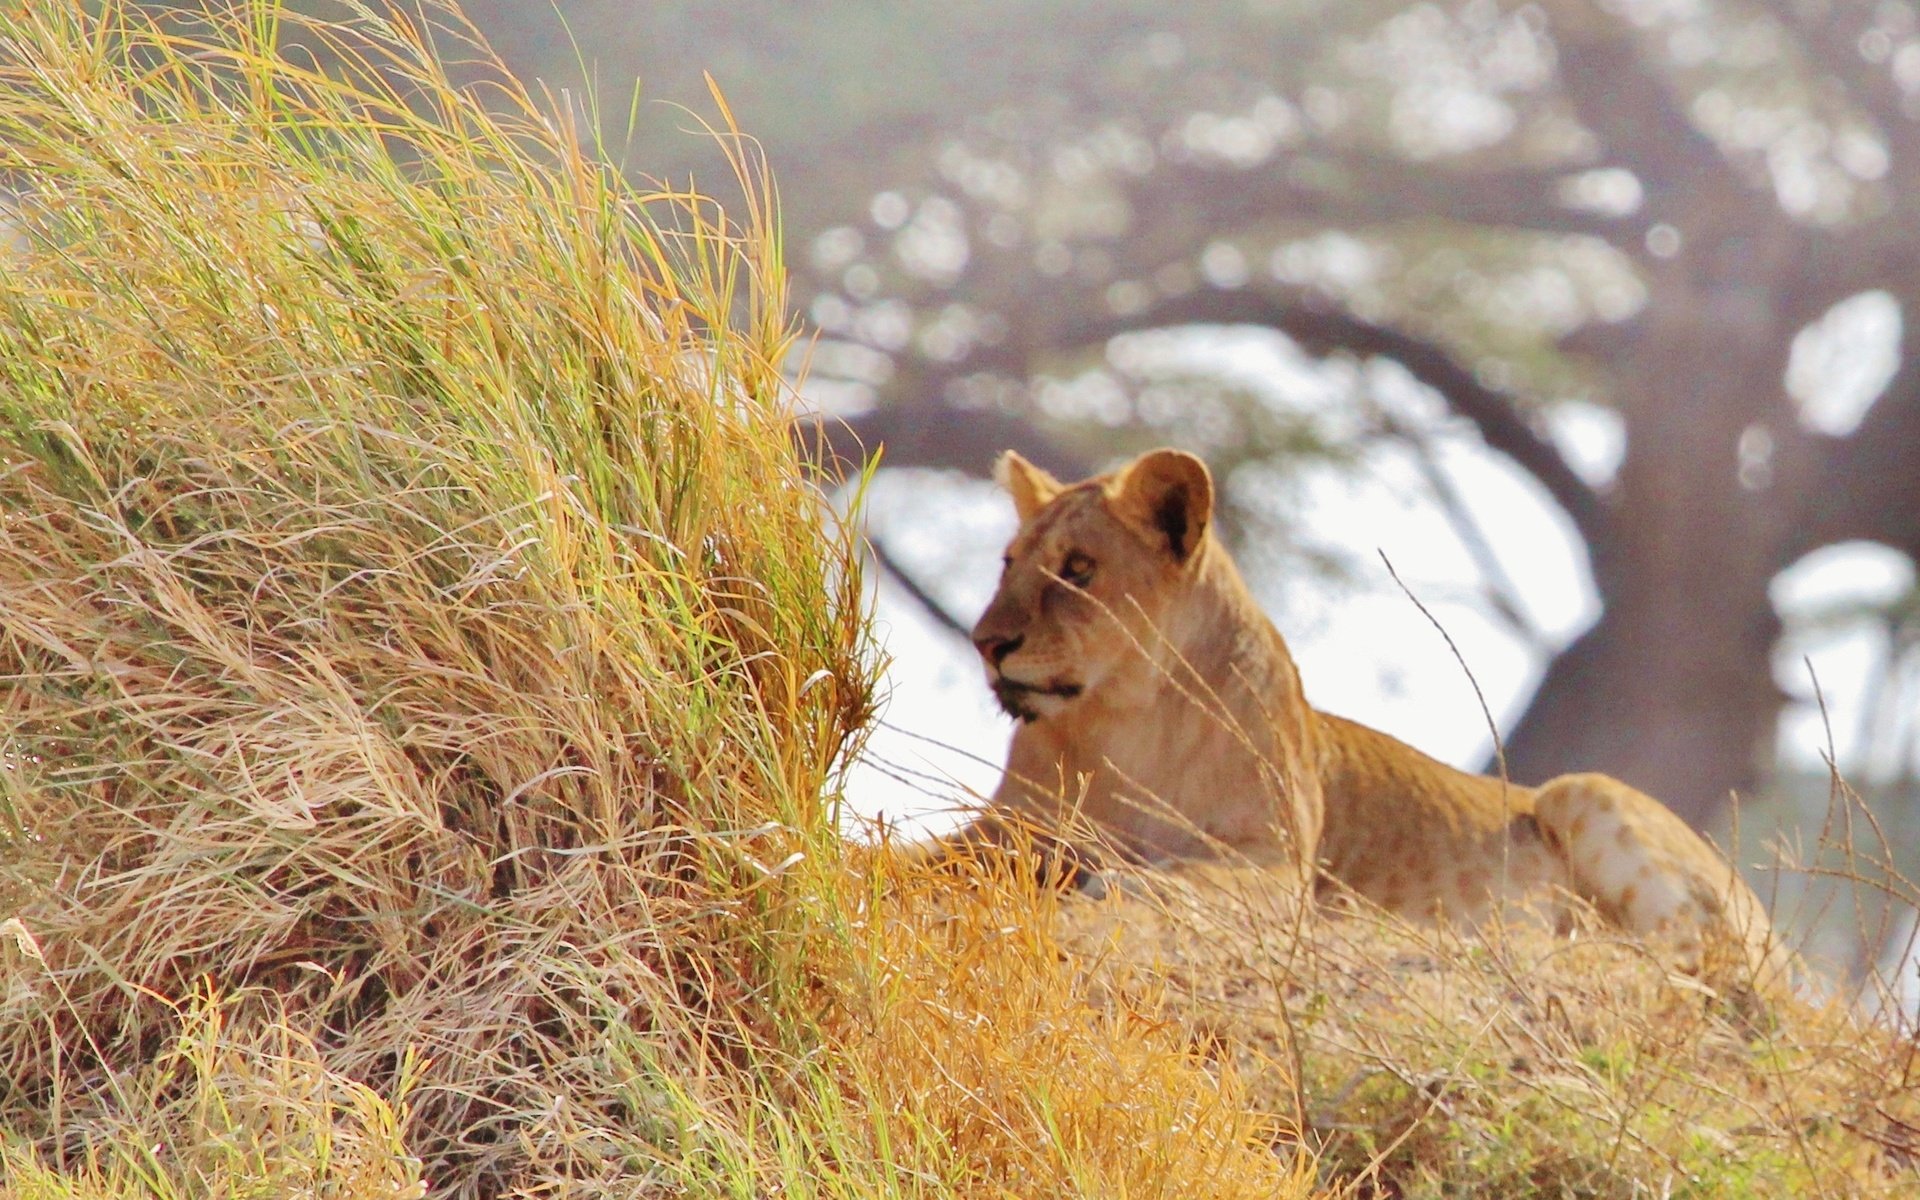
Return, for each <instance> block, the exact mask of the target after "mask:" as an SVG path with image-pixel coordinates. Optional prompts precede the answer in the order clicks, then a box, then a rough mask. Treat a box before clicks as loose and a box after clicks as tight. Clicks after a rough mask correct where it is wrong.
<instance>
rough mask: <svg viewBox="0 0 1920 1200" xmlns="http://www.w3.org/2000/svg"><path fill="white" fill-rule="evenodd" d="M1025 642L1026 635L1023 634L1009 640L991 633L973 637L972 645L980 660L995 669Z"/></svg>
mask: <svg viewBox="0 0 1920 1200" xmlns="http://www.w3.org/2000/svg"><path fill="white" fill-rule="evenodd" d="M1026 640H1027V639H1026V635H1024V634H1022V635H1020V636H1018V637H1010V638H1009V637H1001V636H999V635H998V634H993V633H980V634H975V635H974V638H973V644H974V647H975V648H976V649H978V650H979V651H980V657H981V658H984V659H986V660H987V662H988V663H989V664H990V665H992V666H996V667H997V666H999V665H1000V664H1001V663H1003V662H1005V661H1006V658H1007V655H1009V654H1012V653H1013V652H1014V651H1015V650H1018V649H1019V648H1020V644H1021V643H1022V642H1024V641H1026Z"/></svg>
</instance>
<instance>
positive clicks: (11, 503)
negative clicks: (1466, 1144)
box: [0, 0, 1297, 1200]
mask: <svg viewBox="0 0 1920 1200" xmlns="http://www.w3.org/2000/svg"><path fill="white" fill-rule="evenodd" d="M408 11H412V10H408ZM221 12H222V13H223V15H220V16H216V17H214V18H211V19H207V20H189V19H184V18H181V19H174V20H171V21H170V22H169V23H168V24H167V25H165V26H164V27H161V26H156V25H154V24H152V23H150V21H149V19H148V18H147V17H145V16H144V15H143V14H142V12H141V10H139V9H137V8H135V7H133V6H131V5H128V4H124V3H120V2H118V0H108V2H106V3H80V2H78V0H74V2H71V3H69V2H61V0H50V2H48V3H41V4H33V5H28V6H25V7H22V6H17V5H15V6H8V7H7V8H6V9H5V10H4V12H0V177H3V178H4V179H5V180H6V182H7V184H8V186H9V187H11V188H14V189H17V191H18V192H19V193H20V197H19V203H18V205H17V212H16V213H15V214H14V216H13V223H14V224H15V225H16V226H17V230H16V232H17V233H18V234H19V235H20V236H19V238H18V240H19V242H20V243H21V244H20V245H18V246H13V245H11V244H7V245H6V246H5V248H4V249H0V253H4V254H5V255H6V256H7V258H6V261H5V264H4V269H0V714H4V725H3V726H0V756H4V763H0V919H6V920H11V921H13V922H15V923H14V924H11V925H9V926H7V927H6V928H7V930H8V933H9V935H10V936H9V938H8V939H5V944H4V945H0V967H3V968H4V971H5V975H4V988H0V1129H4V1130H5V1138H4V1142H0V1144H3V1145H4V1147H5V1150H4V1153H5V1159H4V1168H5V1178H4V1180H0V1195H6V1196H16V1197H27V1196H31V1197H36V1198H39V1197H48V1198H52V1197H68V1196H87V1197H94V1196H115V1197H120V1196H127V1197H131V1196H143V1197H144V1196H162V1197H168V1196H202V1195H228V1196H238V1195H284V1194H296V1193H298V1194H314V1195H325V1196H337V1197H342V1198H344V1200H365V1198H371V1197H394V1196H408V1195H415V1194H418V1193H419V1190H420V1185H421V1184H422V1183H424V1184H425V1185H427V1186H428V1187H429V1188H430V1189H431V1193H432V1194H433V1195H436V1196H438V1195H446V1196H494V1195H503V1194H519V1195H539V1196H548V1197H553V1196H567V1195H581V1196H586V1195H592V1196H600V1195H608V1194H617V1195H652V1194H662V1195H665V1194H685V1193H693V1194H699V1195H731V1196H740V1197H748V1196H765V1195H771V1194H776V1193H777V1194H781V1195H791V1196H823V1197H827V1196H832V1197H839V1196H848V1197H851V1196H893V1195H918V1196H933V1195H947V1194H964V1195H979V1196H1007V1195H1036V1196H1037V1195H1047V1196H1055V1195H1075V1194H1080V1195H1102V1196H1106V1195H1173V1194H1183V1195H1184V1194H1193V1193H1194V1189H1195V1188H1197V1187H1198V1188H1204V1189H1208V1194H1215V1195H1221V1196H1228V1195H1243V1194H1245V1195H1272V1194H1275V1193H1276V1191H1282V1192H1284V1191H1286V1190H1290V1189H1291V1184H1289V1183H1288V1181H1289V1180H1292V1179H1293V1176H1292V1174H1291V1172H1292V1171H1293V1168H1292V1167H1291V1166H1289V1165H1288V1164H1287V1162H1283V1161H1282V1160H1281V1159H1278V1158H1276V1157H1275V1156H1274V1154H1273V1153H1272V1151H1271V1150H1270V1149H1269V1147H1268V1146H1267V1144H1266V1142H1265V1140H1264V1138H1265V1134H1264V1131H1263V1129H1262V1128H1261V1126H1260V1125H1259V1124H1258V1123H1257V1122H1256V1121H1255V1120H1254V1119H1253V1118H1252V1117H1250V1116H1249V1115H1248V1113H1247V1109H1246V1106H1245V1105H1243V1104H1241V1103H1239V1102H1238V1101H1237V1099H1236V1093H1235V1091H1234V1090H1233V1088H1232V1086H1231V1080H1227V1081H1225V1083H1224V1084H1223V1082H1222V1081H1221V1080H1220V1079H1218V1078H1216V1077H1215V1075H1214V1074H1213V1073H1212V1072H1211V1071H1210V1070H1209V1069H1208V1067H1207V1065H1206V1064H1205V1062H1204V1061H1203V1060H1202V1059H1201V1058H1200V1057H1199V1056H1198V1055H1197V1054H1195V1053H1194V1052H1193V1051H1192V1049H1191V1048H1190V1047H1189V1046H1188V1044H1187V1043H1186V1042H1185V1040H1184V1038H1183V1037H1182V1036H1181V1035H1180V1034H1179V1033H1178V1031H1177V1030H1174V1029H1173V1028H1172V1027H1170V1026H1163V1025H1158V1024H1155V1023H1153V1022H1151V1021H1141V1020H1137V1019H1134V1018H1132V1017H1126V1018H1122V1017H1118V1016H1115V1015H1112V1014H1111V1013H1103V1012H1101V1011H1099V1010H1097V1009H1094V1008H1090V1007H1088V1006H1087V1005H1086V1004H1085V1003H1084V1002H1083V997H1084V995H1085V987H1084V980H1083V979H1082V977H1081V975H1080V973H1079V972H1077V971H1076V970H1075V969H1074V968H1073V967H1072V965H1071V964H1070V963H1067V962H1065V961H1063V959H1062V958H1061V956H1060V955H1059V953H1058V952H1057V949H1056V948H1055V947H1054V946H1053V945H1052V943H1051V941H1050V940H1049V939H1048V938H1047V937H1045V936H1042V935H1040V934H1034V935H1031V936H1008V937H1000V938H994V937H989V936H987V934H988V932H989V931H991V930H995V929H999V928H1002V927H1013V928H1018V927H1020V926H1022V925H1023V924H1024V923H1028V922H1030V920H1031V914H1030V911H1029V910H1030V909H1031V906H1032V901H1031V898H1030V897H1029V898H1027V899H1025V900H1024V901H1023V900H1022V898H1021V895H1022V894H1021V893H1020V892H1019V891H1018V890H1017V889H1013V890H1006V889H1000V890H996V889H993V888H985V889H983V890H982V891H980V892H978V893H975V894H973V895H972V896H971V897H970V898H968V899H966V900H964V901H962V902H958V905H957V907H948V906H941V907H929V906H928V905H926V904H924V903H922V902H921V901H922V899H924V897H923V894H922V891H921V890H919V885H914V884H912V883H911V881H907V880H896V881H893V882H888V881H887V879H886V878H885V876H881V875H874V874H870V873H866V872H864V871H863V870H861V869H857V868H856V867H855V866H854V865H853V864H850V863H849V862H848V860H847V858H846V856H845V852H844V850H843V848H842V846H841V844H840V842H839V839H838V836H837V830H836V827H835V814H834V812H833V811H832V807H833V806H832V804H831V803H830V799H831V797H832V795H833V793H834V787H835V783H836V779H837V772H838V771H839V770H841V769H842V767H843V766H844V763H845V761H846V755H847V753H848V751H849V749H850V747H851V746H852V745H853V743H854V742H855V741H856V740H857V738H858V735H859V731H860V730H861V729H862V727H863V725H864V722H865V721H866V719H867V714H868V707H869V696H870V692H871V686H872V679H873V672H874V670H875V655H874V653H873V652H872V648H871V647H870V645H869V644H868V632H867V626H866V622H865V616H864V613H863V612H862V609H861V605H860V602H859V597H860V585H859V579H858V571H857V557H856V555H855V553H854V537H853V534H852V533H851V532H850V531H849V530H848V529H847V528H846V527H845V526H843V525H841V524H839V523H837V522H836V521H835V520H834V519H833V518H832V516H831V514H830V513H829V512H828V511H827V510H826V508H825V507H824V505H823V503H822V501H821V498H820V495H819V493H818V491H817V490H816V489H815V488H814V486H813V484H812V481H811V480H810V479H809V478H808V477H807V475H806V472H805V470H804V469H803V467H802V465H801V464H800V462H799V461H798V460H797V459H796V457H795V455H794V452H793V447H792V443H791V439H790V436H789V429H788V426H789V411H788V403H789V399H788V392H787V389H786V387H785V385H784V384H783V383H782V381H781V379H780V377H779V374H778V371H777V369H776V368H777V364H778V363H779V362H780V361H781V358H782V356H783V354H784V352H785V350H786V348H787V342H788V338H789V334H790V329H789V326H788V322H787V316H786V314H785V310H784V305H783V295H782V291H781V276H780V271H779V251H780V247H779V238H778V225H777V223H776V219H775V217H774V214H773V211H772V205H771V199H770V196H769V194H768V193H767V192H766V191H765V190H764V189H763V188H761V187H759V186H758V185H757V184H756V183H755V182H754V180H755V175H754V173H753V172H752V171H751V170H749V169H747V167H748V165H749V164H748V160H749V158H750V154H749V151H748V148H747V146H746V145H745V143H743V142H742V141H741V140H740V139H739V138H738V137H736V136H734V135H732V134H731V133H727V134H725V135H724V136H723V137H722V138H721V144H722V145H723V147H725V148H727V149H728V150H729V151H730V152H731V153H733V154H734V155H735V156H736V158H737V159H738V160H739V162H740V165H741V167H742V179H743V182H744V183H745V184H746V193H747V198H746V203H745V207H744V209H743V210H742V211H741V212H736V213H734V214H733V215H732V216H731V217H730V216H729V215H727V214H723V213H722V212H721V211H720V210H719V208H718V207H717V206H716V205H715V204H714V203H713V202H712V201H710V200H707V199H704V198H702V197H699V196H695V195H691V194H680V193H674V192H654V193H645V192H640V191H636V190H635V189H633V188H632V187H631V186H629V185H628V184H626V183H625V182H623V181H622V180H621V179H620V178H618V177H617V176H616V175H615V174H614V173H613V172H612V171H611V170H610V169H608V168H607V167H606V166H605V165H604V164H603V163H601V162H600V161H598V160H597V159H596V157H595V156H594V154H593V153H591V150H590V148H583V147H582V146H581V145H580V144H579V143H578V141H577V139H576V138H575V136H574V135H573V133H572V132H571V130H570V128H569V127H567V126H565V125H556V124H554V123H552V122H550V121H548V120H547V119H546V118H545V117H544V116H542V113H543V112H544V111H546V107H547V106H545V105H544V104H543V103H541V102H539V100H538V99H537V98H536V97H531V96H528V95H527V94H525V93H524V92H523V91H522V90H521V89H520V88H519V87H518V85H516V84H515V83H514V82H513V81H512V80H511V79H509V78H507V77H506V75H505V73H504V72H503V71H501V70H500V69H499V68H498V67H497V65H495V64H493V63H492V60H491V59H490V58H489V57H488V55H487V54H486V52H485V50H484V48H483V47H481V46H479V45H478V44H477V43H476V42H475V41H474V40H473V39H472V38H471V37H470V36H469V35H468V34H466V33H465V32H464V30H463V27H462V26H461V25H460V23H459V21H458V19H457V16H456V15H455V14H454V13H453V12H451V11H450V10H447V9H442V8H438V7H433V6H429V7H428V8H427V9H426V10H425V16H426V18H427V20H429V21H430V22H431V24H430V25H429V24H421V23H418V19H417V18H415V19H411V20H410V19H408V18H405V17H402V16H398V15H395V13H389V12H385V11H384V10H382V11H377V12H376V11H372V10H367V9H357V8H356V12H357V16H356V17H355V19H354V20H353V21H352V22H350V23H347V24H340V25H326V24H320V23H314V22H309V21H303V20H301V19H298V18H296V17H295V16H294V15H292V14H289V13H285V12H282V11H281V10H279V9H278V8H277V7H276V6H274V5H272V4H270V3H265V2H255V3H244V2H243V3H238V4H236V5H233V6H230V7H228V8H224V9H222V10H221ZM442 54H445V55H447V56H451V57H459V58H461V59H463V60H467V62H466V65H465V66H464V67H463V72H465V73H468V74H478V75H480V76H484V77H485V78H486V80H487V83H486V85H485V86H484V87H479V88H471V87H470V88H459V87H455V86H454V85H452V84H451V83H449V81H448V78H447V75H446V72H445V70H444V69H443V67H442V65H441V63H442V57H441V55H442ZM1023 905H1024V907H1023ZM1203 1178H1204V1180H1205V1182H1204V1183H1202V1182H1199V1180H1201V1179H1203ZM1291 1190H1297V1189H1291Z"/></svg>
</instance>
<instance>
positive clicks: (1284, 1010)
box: [1061, 866, 1920, 1198]
mask: <svg viewBox="0 0 1920 1200" xmlns="http://www.w3.org/2000/svg"><path fill="white" fill-rule="evenodd" d="M1062 917H1063V919H1062V922H1061V927H1062V936H1063V941H1064V942H1065V944H1067V945H1068V946H1070V947H1072V949H1073V951H1074V953H1075V954H1076V955H1078V956H1080V957H1081V958H1082V959H1083V960H1085V961H1088V962H1091V963H1096V964H1098V967H1097V970H1096V971H1095V974H1096V977H1097V979H1098V981H1099V982H1100V984H1101V985H1102V986H1103V987H1105V988H1107V989H1110V994H1111V995H1112V996H1113V997H1115V998H1116V1001H1115V1002H1116V1003H1121V1004H1124V1003H1125V1000H1124V998H1125V997H1128V996H1131V995H1133V994H1136V993H1143V994H1146V995H1150V996H1153V997H1156V998H1157V999H1158V1002H1159V1004H1160V1005H1161V1008H1160V1010H1159V1011H1162V1012H1165V1013H1167V1014H1168V1015H1169V1016H1171V1017H1172V1018H1173V1019H1176V1020H1178V1021H1179V1022H1180V1023H1181V1024H1182V1025H1183V1026H1184V1027H1185V1028H1186V1029H1187V1030H1188V1031H1189V1035H1190V1036H1191V1037H1192V1038H1193V1039H1194V1040H1195V1041H1196V1042H1197V1043H1199V1044H1203V1045H1206V1046H1209V1047H1211V1049H1212V1052H1213V1053H1215V1054H1216V1055H1218V1056H1219V1057H1220V1058H1221V1059H1222V1060H1223V1062H1225V1063H1226V1064H1229V1065H1230V1066H1231V1067H1232V1068H1233V1070H1234V1072H1235V1074H1237V1075H1238V1076H1239V1077H1240V1078H1241V1079H1243V1080H1244V1081H1245V1085H1246V1087H1247V1088H1248V1090H1249V1092H1250V1093H1251V1094H1252V1096H1253V1098H1254V1102H1255V1104H1256V1106H1257V1107H1259V1108H1261V1109H1263V1110H1264V1111H1267V1112H1270V1113H1273V1114H1275V1115H1276V1117H1277V1118H1278V1119H1279V1120H1281V1121H1283V1122H1284V1123H1285V1124H1286V1125H1288V1126H1289V1127H1291V1128H1295V1129H1300V1130H1303V1131H1304V1138H1303V1140H1304V1142H1305V1145H1306V1148H1307V1150H1308V1151H1309V1152H1310V1153H1311V1154H1312V1155H1313V1156H1315V1157H1316V1158H1317V1159H1318V1163H1319V1179H1320V1182H1321V1183H1323V1184H1325V1185H1328V1186H1333V1187H1338V1188H1341V1189H1343V1190H1351V1191H1352V1192H1353V1193H1354V1194H1359V1195H1391V1196H1445V1195H1458V1194H1467V1193H1473V1194H1486V1195H1549V1196H1595V1197H1616V1196H1617V1197H1623V1198H1624V1197H1633V1196H1642V1195H1689V1196H1848V1197H1896V1196H1908V1195H1912V1194H1914V1190H1915V1188H1916V1187H1920V1169H1916V1167H1917V1166H1920V1092H1916V1084H1920V1074H1917V1073H1916V1072H1917V1071H1920V1058H1916V1047H1915V1043H1914V1041H1913V1039H1912V1037H1911V1033H1910V1032H1907V1033H1904V1034H1903V1033H1902V1032H1901V1031H1899V1030H1896V1029H1894V1028H1891V1027H1889V1026H1887V1025H1885V1024H1881V1023H1878V1022H1875V1021H1871V1020H1868V1019H1866V1018H1865V1017H1864V1016H1862V1015H1861V1010H1860V1009H1859V1007H1858V1006H1857V1004H1855V1003H1853V1002H1851V1001H1843V1000H1833V1001H1822V1002H1815V1001H1813V1000H1810V999H1804V998H1803V999H1795V998H1783V999H1780V1000H1778V1001H1777V1002H1776V1003H1774V1004H1773V1005H1772V1006H1771V1008H1770V1009H1769V1010H1767V1011H1764V1012H1756V1011H1755V1010H1754V1008H1753V1007H1752V1006H1751V1005H1745V1004H1740V1003H1730V1002H1728V1000H1726V999H1725V998H1722V997H1719V996H1716V995H1714V994H1712V993H1710V992H1709V991H1708V990H1707V989H1705V988H1704V987H1702V986H1701V985H1700V984H1699V983H1697V982H1696V981H1694V980H1692V979H1689V978H1686V977H1681V976H1674V975H1671V974H1670V973H1669V972H1668V971H1667V970H1666V969H1665V968H1663V967H1662V965H1661V963H1660V961H1659V959H1658V957H1657V956H1656V955H1655V954H1653V953H1650V952H1649V950H1648V949H1647V948H1645V947H1642V946H1638V945H1635V944H1633V943H1632V942H1630V941H1627V940H1624V939H1621V938H1620V937H1619V936H1618V935H1615V934H1613V933H1611V932H1610V931H1608V930H1606V929H1605V928H1604V927H1601V926H1599V925H1597V924H1591V923H1590V924H1589V926H1588V927H1587V928H1586V929H1584V930H1582V931H1580V933H1579V934H1578V936H1576V937H1574V938H1572V939H1571V940H1569V939H1566V938H1556V937H1554V936H1552V935H1550V934H1549V933H1547V932H1546V931H1545V929H1544V927H1543V926H1531V925H1529V926H1521V927H1515V928H1509V929H1505V930H1495V931H1492V932H1491V933H1490V934H1489V935H1488V936H1486V937H1483V938H1473V937H1466V936H1463V935H1461V934H1460V933H1458V932H1457V931H1449V930H1444V929H1442V930H1432V929H1422V928H1415V927H1412V926H1408V925H1406V924H1405V923H1402V922H1399V921H1397V920H1394V919H1391V918H1387V917H1384V916H1382V915H1381V914H1378V913H1365V912H1355V913H1352V914H1348V915H1344V916H1343V915H1336V914H1333V913H1330V912H1319V913H1303V912H1301V910H1300V906H1299V905H1298V903H1297V902H1296V901H1295V899H1294V898H1293V897H1292V896H1290V895H1289V894H1287V893H1286V891H1285V890H1284V889H1281V888H1278V887H1277V886H1276V884H1275V882H1274V881H1273V879H1272V877H1271V876H1270V875H1269V874H1267V873H1265V872H1262V871H1259V870H1257V869H1244V868H1235V867H1228V866H1211V867H1194V868H1189V869H1187V870H1184V871H1182V872H1179V873H1176V874H1174V875H1172V876H1156V877H1148V878H1143V879H1142V880H1139V881H1137V882H1136V883H1134V884H1133V885H1132V886H1131V887H1129V888H1125V889H1115V891H1114V893H1113V896H1112V898H1110V899H1109V900H1106V901H1103V902H1099V903H1092V902H1089V903H1083V904H1078V905H1069V906H1067V907H1066V908H1064V909H1063V910H1062Z"/></svg>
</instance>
